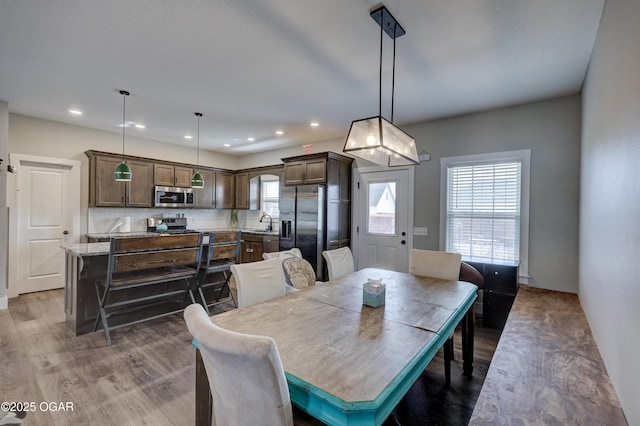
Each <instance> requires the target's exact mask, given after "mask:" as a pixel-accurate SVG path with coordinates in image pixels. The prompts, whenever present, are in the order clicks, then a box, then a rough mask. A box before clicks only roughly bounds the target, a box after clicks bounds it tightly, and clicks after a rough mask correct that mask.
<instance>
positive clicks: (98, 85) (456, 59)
mask: <svg viewBox="0 0 640 426" xmlns="http://www.w3.org/2000/svg"><path fill="white" fill-rule="evenodd" d="M379 4H381V3H380V2H378V1H370V0H349V1H344V0H323V1H307V0H298V1H292V0H218V1H213V0H190V1H184V0H174V1H169V0H162V1H159V0H102V1H96V0H93V1H87V0H48V1H45V0H14V1H2V2H0V100H4V101H7V102H8V103H9V111H10V112H12V113H17V114H24V115H28V116H33V117H39V118H44V119H48V120H54V121H60V122H65V123H72V124H76V125H80V126H85V127H90V128H95V129H101V130H106V131H112V132H115V133H121V128H119V127H118V125H119V124H120V123H121V122H122V102H123V99H122V96H121V95H120V94H119V93H118V91H119V90H121V89H124V90H128V91H129V92H131V96H129V97H128V98H127V100H126V102H127V103H126V105H127V121H133V122H136V123H142V124H144V125H146V128H145V129H137V128H135V127H132V128H131V129H130V130H127V132H128V133H131V134H135V135H137V136H140V137H144V138H149V139H154V140H159V141H165V142H170V143H176V144H182V145H191V146H195V144H196V138H194V139H192V140H191V141H187V140H185V138H184V135H186V134H189V135H195V133H196V118H195V116H194V114H193V113H194V112H196V111H197V112H201V113H202V114H203V117H202V119H201V122H200V146H201V148H204V149H209V150H213V151H220V152H226V153H228V154H232V155H243V154H246V153H252V152H260V151H265V150H270V149H277V148H281V147H286V146H292V145H300V144H305V143H313V142H318V141H325V140H331V139H336V138H346V135H347V132H348V130H349V126H350V124H351V121H352V120H354V119H360V118H365V117H370V116H375V115H378V96H379V89H378V84H379V82H378V73H379V65H380V59H379V54H380V51H379V49H380V27H379V26H378V25H377V24H376V23H375V21H374V20H373V19H371V17H370V16H369V12H370V11H371V10H373V9H375V8H376V6H378V5H379ZM384 4H385V6H386V7H387V8H388V9H389V10H390V11H391V13H392V14H393V15H394V16H395V17H396V19H397V20H398V22H399V23H400V24H401V25H402V26H403V27H404V29H405V30H406V35H404V36H402V37H400V38H397V40H396V84H395V111H394V122H395V123H396V124H398V125H400V126H402V125H407V124H410V123H415V122H420V121H425V120H430V119H436V118H442V117H447V116H454V115H459V114H464V113H469V112H474V111H480V110H485V109H491V108H496V107H501V106H506V105H513V104H519V103H525V102H530V101H535V100H540V99H546V98H552V97H557V96H562V95H568V94H575V93H579V92H580V90H581V87H582V82H583V80H584V76H585V72H586V69H587V65H588V63H589V59H590V55H591V51H592V48H593V44H594V40H595V36H596V33H597V30H598V25H599V22H600V16H601V13H602V8H603V4H604V0H562V1H558V0H537V1H530V0H447V1H434V0H389V1H386V2H385V3H384ZM392 49H393V42H392V40H391V38H389V37H387V36H386V35H385V37H384V51H383V53H384V55H383V61H382V63H383V98H382V102H383V108H382V114H383V115H384V116H385V117H387V118H389V117H390V105H391V100H390V99H391V96H390V93H391V68H392V66H391V64H392V56H391V55H392ZM69 108H75V109H79V110H81V111H83V115H82V116H73V115H71V114H70V113H69V112H68V109H69ZM311 121H317V122H318V123H319V124H320V125H319V126H318V127H316V128H312V127H311V126H310V125H309V123H310V122H311ZM276 130H282V131H283V132H284V134H283V135H276V134H275V132H276ZM249 137H251V138H254V139H255V140H254V141H252V142H250V141H247V138H249ZM225 143H227V144H230V145H231V146H230V147H224V146H223V144H225Z"/></svg>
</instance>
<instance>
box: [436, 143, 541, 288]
mask: <svg viewBox="0 0 640 426" xmlns="http://www.w3.org/2000/svg"><path fill="white" fill-rule="evenodd" d="M508 161H519V162H521V163H522V166H521V179H522V182H521V188H520V267H519V269H518V275H519V280H518V281H519V282H520V283H522V284H528V282H529V194H530V188H529V187H530V180H531V179H530V174H531V150H530V149H523V150H517V151H502V152H493V153H486V154H473V155H462V156H455V157H442V158H441V159H440V244H439V246H440V250H442V251H444V250H445V249H446V238H447V235H446V232H447V169H448V168H449V167H452V166H453V167H458V166H467V165H478V164H490V163H497V162H508Z"/></svg>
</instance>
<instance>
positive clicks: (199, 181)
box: [191, 112, 204, 189]
mask: <svg viewBox="0 0 640 426" xmlns="http://www.w3.org/2000/svg"><path fill="white" fill-rule="evenodd" d="M194 114H195V116H196V117H197V121H198V148H197V149H198V151H197V152H198V167H200V117H202V113H200V112H194ZM191 187H192V188H196V189H200V188H204V179H203V178H202V174H201V173H200V172H199V171H198V170H196V172H195V173H194V174H193V176H192V177H191Z"/></svg>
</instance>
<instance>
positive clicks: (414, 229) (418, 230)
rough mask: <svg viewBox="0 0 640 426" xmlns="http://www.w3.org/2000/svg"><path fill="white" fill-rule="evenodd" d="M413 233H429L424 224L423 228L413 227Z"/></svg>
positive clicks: (424, 234) (421, 234)
mask: <svg viewBox="0 0 640 426" xmlns="http://www.w3.org/2000/svg"><path fill="white" fill-rule="evenodd" d="M413 235H420V236H422V237H426V236H427V235H429V232H428V230H427V227H426V226H425V227H424V228H422V227H415V228H413Z"/></svg>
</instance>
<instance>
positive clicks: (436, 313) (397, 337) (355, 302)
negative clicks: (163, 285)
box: [211, 268, 477, 414]
mask: <svg viewBox="0 0 640 426" xmlns="http://www.w3.org/2000/svg"><path fill="white" fill-rule="evenodd" d="M368 278H374V279H382V282H383V283H384V284H385V286H386V297H385V299H386V300H385V304H384V305H382V306H380V307H377V308H373V307H369V306H366V305H363V304H362V293H363V284H364V283H365V282H366V281H367V279H368ZM476 291H477V287H476V286H475V285H473V284H470V283H467V282H461V281H447V280H439V279H434V278H427V277H418V276H414V275H411V274H408V273H401V272H394V271H386V270H381V269H373V268H367V269H362V270H360V271H356V272H354V273H352V274H349V275H347V276H345V277H342V278H340V279H336V280H333V281H330V282H326V283H319V284H317V285H315V286H313V287H309V288H307V289H303V290H301V291H298V292H295V293H293V294H289V295H287V296H284V297H280V298H277V299H272V300H269V301H266V302H263V303H260V304H257V305H252V306H249V307H246V308H239V309H236V310H233V311H229V312H225V313H222V314H218V315H215V316H213V317H211V319H212V321H213V322H214V323H216V324H217V325H219V326H220V327H224V328H226V329H229V330H233V331H237V332H241V333H248V334H258V335H266V336H271V337H272V338H273V339H274V340H275V341H276V345H277V347H278V351H279V353H280V357H281V359H282V364H283V367H284V370H285V373H286V376H287V380H288V381H289V384H290V389H291V385H294V387H295V386H297V387H298V388H300V389H302V390H303V391H304V392H308V393H310V394H314V395H315V396H316V397H318V398H320V400H322V401H324V402H327V403H328V404H332V405H334V406H336V407H339V408H340V409H342V410H347V411H349V410H364V411H366V410H373V411H375V410H377V409H379V407H380V405H381V404H383V403H384V401H385V400H387V399H389V398H388V397H389V394H390V393H392V392H394V391H395V388H396V387H398V385H399V384H400V383H401V382H403V381H405V380H407V378H408V376H409V373H411V372H412V371H413V370H414V369H415V368H416V367H417V368H422V369H423V368H424V365H423V364H424V363H425V362H426V363H428V362H429V361H430V360H431V358H432V357H433V355H434V354H435V352H436V351H437V350H438V349H439V348H440V347H441V346H442V344H443V343H444V341H445V340H446V338H447V337H448V336H449V335H450V334H451V333H452V332H453V330H454V329H455V326H456V324H457V323H458V322H460V319H461V318H462V316H464V315H465V313H466V312H467V311H468V310H469V308H470V306H471V305H472V303H473V301H474V300H475V298H476ZM419 363H422V364H419ZM411 374H415V373H411ZM411 380H415V379H414V378H412V379H411ZM295 394H296V393H295V392H293V391H292V401H294V403H296V398H295V397H294V396H296V395H295ZM394 398H395V397H394ZM395 399H397V398H395ZM305 401H306V396H305ZM297 402H298V404H300V401H297ZM396 403H397V401H396ZM304 408H305V407H303V409H304ZM390 409H391V408H388V409H387V411H390ZM311 411H313V410H311ZM312 414H313V413H312ZM387 414H388V413H387Z"/></svg>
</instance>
